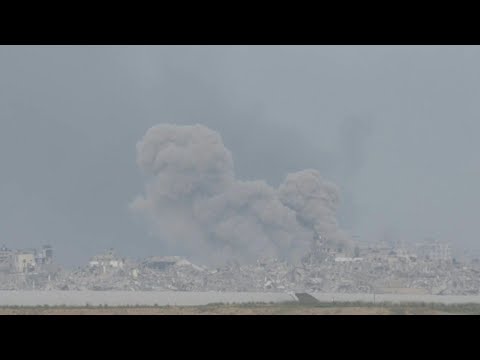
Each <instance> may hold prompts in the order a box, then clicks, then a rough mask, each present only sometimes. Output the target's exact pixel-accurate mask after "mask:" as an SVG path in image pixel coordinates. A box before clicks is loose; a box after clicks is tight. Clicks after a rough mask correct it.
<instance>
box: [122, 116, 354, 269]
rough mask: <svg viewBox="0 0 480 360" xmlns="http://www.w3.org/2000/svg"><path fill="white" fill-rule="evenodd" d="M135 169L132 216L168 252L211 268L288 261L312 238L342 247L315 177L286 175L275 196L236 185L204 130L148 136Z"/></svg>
mask: <svg viewBox="0 0 480 360" xmlns="http://www.w3.org/2000/svg"><path fill="white" fill-rule="evenodd" d="M137 163H138V165H139V167H140V168H141V170H142V171H143V173H144V174H145V175H146V176H147V183H146V187H145V194H144V195H143V196H139V197H137V198H136V199H135V200H134V201H133V202H132V203H131V208H132V209H133V210H134V211H135V212H140V213H142V214H144V215H145V216H146V217H147V218H148V219H149V220H150V222H151V224H152V225H153V228H154V229H155V233H157V234H158V235H160V238H161V239H162V241H163V242H164V245H165V247H166V248H167V249H168V251H171V252H176V253H177V254H179V255H184V256H189V257H191V258H192V259H195V260H197V261H203V262H208V263H210V264H212V263H216V264H219V263H222V262H224V261H226V260H236V261H240V262H249V261H252V260H255V259H257V258H259V257H263V256H271V257H277V258H281V259H285V260H291V261H295V260H298V259H299V258H300V257H301V256H302V255H303V254H304V253H305V252H306V251H307V249H308V246H309V245H310V243H311V240H312V238H313V235H314V232H317V233H320V234H321V236H322V237H325V238H326V239H328V240H329V241H331V242H334V243H338V244H342V245H343V244H345V243H346V242H347V237H346V235H345V234H343V232H342V231H341V230H340V229H339V227H338V224H337V220H336V209H337V205H338V200H339V198H338V191H337V189H336V187H335V186H334V185H332V184H329V183H328V182H325V181H324V180H322V179H321V177H320V174H319V173H318V172H317V171H315V170H305V171H301V172H299V173H294V174H289V175H288V176H287V178H286V180H285V182H284V183H283V184H282V185H281V186H280V187H279V189H278V190H277V189H274V188H273V187H271V186H269V185H268V184H267V183H266V182H264V181H240V180H237V179H235V174H234V167H233V160H232V156H231V153H230V151H228V149H226V148H225V146H224V144H223V142H222V139H221V136H220V134H218V133H217V132H215V131H212V130H210V129H208V128H207V127H205V126H202V125H193V126H178V125H171V124H161V125H157V126H155V127H153V128H151V129H149V130H148V131H147V133H146V134H145V136H144V137H143V139H142V140H141V141H140V142H139V143H138V144H137Z"/></svg>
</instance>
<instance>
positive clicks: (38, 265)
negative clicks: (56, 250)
mask: <svg viewBox="0 0 480 360" xmlns="http://www.w3.org/2000/svg"><path fill="white" fill-rule="evenodd" d="M52 262H53V249H52V247H51V246H50V245H45V246H43V248H42V249H25V250H11V249H8V248H7V247H6V246H5V245H4V246H2V248H0V272H2V273H10V274H12V273H33V272H39V271H42V270H45V269H46V267H47V266H48V265H51V264H52Z"/></svg>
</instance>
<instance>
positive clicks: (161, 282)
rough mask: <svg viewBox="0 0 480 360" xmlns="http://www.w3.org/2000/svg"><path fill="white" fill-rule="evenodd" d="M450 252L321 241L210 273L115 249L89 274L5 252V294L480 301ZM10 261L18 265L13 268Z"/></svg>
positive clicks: (471, 267)
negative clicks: (264, 294)
mask: <svg viewBox="0 0 480 360" xmlns="http://www.w3.org/2000/svg"><path fill="white" fill-rule="evenodd" d="M47 249H48V248H44V250H47ZM442 249H443V250H445V249H449V246H448V244H442V243H439V242H433V243H432V242H425V243H422V244H418V245H417V246H412V247H411V248H404V247H395V246H392V245H385V244H373V245H365V246H361V247H360V246H359V247H358V248H357V249H356V251H355V254H354V255H352V254H348V253H345V252H341V251H339V249H337V248H334V247H331V246H330V245H329V243H328V242H326V241H323V240H322V239H321V238H320V237H316V238H315V241H313V242H312V244H311V248H310V249H309V251H308V252H307V253H306V254H305V255H304V256H303V257H302V258H301V260H300V261H298V262H295V263H293V262H287V261H285V260H282V259H278V258H272V257H263V258H259V259H257V260H256V261H254V262H250V263H244V264H240V263H238V262H236V261H229V262H227V263H226V264H224V265H222V266H218V267H206V266H199V265H196V264H194V263H192V262H190V261H188V260H187V259H186V258H184V257H180V256H151V257H148V258H145V259H140V260H136V261H134V260H131V259H128V258H120V257H119V256H118V255H116V254H115V252H114V251H113V250H112V249H110V250H108V251H107V252H106V253H104V254H100V255H97V256H94V257H93V258H92V259H91V260H90V262H89V263H88V264H87V265H86V266H85V267H81V268H77V269H74V270H59V269H58V268H52V267H50V268H48V267H46V266H44V265H42V264H43V263H47V262H48V261H51V260H47V259H51V256H50V255H48V256H46V257H45V258H44V257H43V256H33V257H32V255H34V254H35V252H32V251H31V252H26V251H12V250H8V249H6V248H2V249H1V252H0V256H1V259H2V262H1V263H0V264H2V267H1V269H4V270H2V271H1V272H0V289H2V290H6V289H10V290H14V289H43V290H131V291H148V290H152V291H162V290H176V291H242V292H243V291H245V292H248V291H254V292H261V291H268V292H272V291H276V292H289V291H294V292H328V293H379V294H380V293H410V294H413V293H416V294H445V295H450V294H457V295H474V294H475V295H476V294H480V261H479V260H478V259H472V260H471V261H469V262H466V261H464V262H460V261H458V260H455V259H454V258H452V257H448V255H449V253H448V252H445V251H443V250H442ZM442 251H443V252H442ZM39 253H42V254H45V255H47V253H48V251H45V252H44V251H43V250H42V251H40V252H37V253H36V254H37V255H38V254H39ZM12 254H14V255H12ZM50 254H51V253H50ZM439 254H442V256H438V255H439ZM5 258H10V259H11V260H10V262H11V263H12V264H17V265H13V267H7V266H5V264H6V263H7V262H6V261H5ZM14 259H17V260H14ZM32 259H34V260H35V259H36V260H35V263H34V264H35V268H36V269H37V270H35V271H32V267H31V264H33V262H32ZM24 260H25V261H24ZM37 261H38V262H37ZM19 264H23V266H20V265H19ZM37 264H39V265H37ZM5 269H7V270H5ZM12 269H13V270H12ZM40 269H44V270H43V271H44V272H42V271H41V270H40ZM48 269H50V270H48ZM20 270H21V272H20Z"/></svg>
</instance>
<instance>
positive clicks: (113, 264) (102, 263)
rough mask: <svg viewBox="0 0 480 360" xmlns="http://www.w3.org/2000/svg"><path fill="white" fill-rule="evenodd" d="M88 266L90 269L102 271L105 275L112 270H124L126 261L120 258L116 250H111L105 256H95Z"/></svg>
mask: <svg viewBox="0 0 480 360" xmlns="http://www.w3.org/2000/svg"><path fill="white" fill-rule="evenodd" d="M88 264H89V266H90V268H92V269H101V270H102V272H104V273H105V272H107V271H108V270H111V269H122V268H123V266H124V265H125V259H121V258H119V257H118V256H117V255H116V253H115V250H113V249H109V250H108V251H107V252H106V253H105V254H100V255H95V256H94V257H93V258H92V259H91V260H90V262H89V263H88Z"/></svg>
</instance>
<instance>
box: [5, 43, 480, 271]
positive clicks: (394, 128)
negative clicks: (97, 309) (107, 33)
mask: <svg viewBox="0 0 480 360" xmlns="http://www.w3.org/2000/svg"><path fill="white" fill-rule="evenodd" d="M479 64H480V48H479V47H477V46H438V47H437V46H252V47H245V46H192V47H188V46H120V47H118V46H15V47H11V46H0V165H1V170H0V245H2V244H5V245H7V246H9V247H12V248H22V247H40V246H42V245H43V244H47V243H48V244H52V245H53V246H54V247H55V250H56V256H57V259H58V262H60V263H63V264H67V265H68V264H73V265H81V264H83V263H85V262H86V261H87V260H88V258H89V257H90V256H91V255H94V254H95V253H97V252H100V251H103V250H105V249H106V248H109V247H114V248H116V249H117V251H118V252H119V253H120V254H123V255H128V256H132V257H143V256H146V255H151V254H152V253H156V254H158V255H162V244H161V241H159V240H158V239H157V238H155V237H154V236H151V235H149V230H148V227H147V226H145V224H143V223H142V222H141V221H139V220H138V219H136V218H135V217H134V216H132V214H131V212H130V211H129V208H128V205H129V203H130V202H131V201H132V199H133V198H134V197H135V196H136V195H138V194H140V193H141V192H142V191H143V187H144V181H143V179H142V176H141V173H140V171H139V170H138V168H137V165H136V163H135V156H136V154H135V144H136V143H137V141H139V140H140V139H141V137H142V136H143V135H144V134H145V132H146V131H147V130H148V129H149V128H150V127H151V126H153V125H155V124H158V123H163V122H168V123H174V124H195V123H200V124H203V125H206V126H208V127H209V128H211V129H213V130H216V131H218V132H220V133H221V135H222V137H223V140H224V143H225V145H226V147H227V148H229V149H230V150H231V152H232V155H233V160H234V163H235V171H236V174H237V177H238V178H240V179H248V180H254V179H265V180H266V181H267V182H268V183H270V184H271V185H273V186H277V185H278V184H279V183H281V182H282V181H283V179H284V178H285V175H286V174H287V173H289V172H293V171H298V170H302V169H305V168H314V169H317V170H319V171H320V172H321V173H322V174H323V176H324V177H325V178H327V179H330V180H331V181H333V182H335V183H336V184H337V185H338V186H339V187H340V190H341V196H342V201H343V202H342V205H341V211H340V214H339V218H340V223H341V225H342V226H343V227H344V228H345V229H347V230H349V231H350V232H351V233H352V234H354V235H356V236H358V238H360V239H362V240H365V241H366V240H378V239H380V238H383V237H385V236H388V237H390V238H396V239H399V240H405V241H412V242H416V241H421V240H422V239H424V238H426V237H434V238H436V239H438V240H442V241H449V242H451V243H452V244H454V245H455V246H457V247H460V248H473V249H477V248H478V247H479V246H478V244H479V239H478V228H477V223H478V217H479V214H480V191H479V190H478V184H480V166H479V165H480V164H479V161H478V154H480V141H478V134H479V133H480V121H479V120H480V118H479V115H480V101H479V99H480V65H479Z"/></svg>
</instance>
